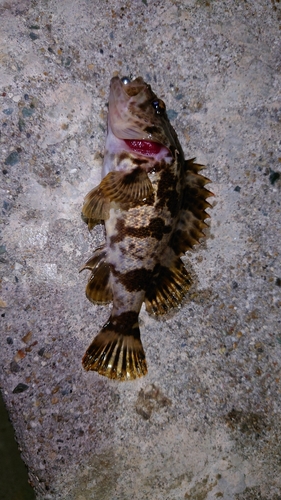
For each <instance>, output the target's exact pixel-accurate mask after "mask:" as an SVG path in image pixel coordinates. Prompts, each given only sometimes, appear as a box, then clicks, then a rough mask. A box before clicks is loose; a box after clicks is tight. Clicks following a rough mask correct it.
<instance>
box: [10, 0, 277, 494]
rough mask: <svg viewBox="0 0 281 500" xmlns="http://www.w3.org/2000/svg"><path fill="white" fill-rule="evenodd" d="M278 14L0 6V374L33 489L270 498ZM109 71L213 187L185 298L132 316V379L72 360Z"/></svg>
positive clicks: (78, 349)
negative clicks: (138, 96) (167, 126)
mask: <svg viewBox="0 0 281 500" xmlns="http://www.w3.org/2000/svg"><path fill="white" fill-rule="evenodd" d="M280 7H281V4H280V3H279V2H278V1H277V0H272V1H267V2H266V1H262V0H249V1H242V0H241V1H236V2H234V1H233V2H231V1H228V2H223V1H204V0H184V1H179V0H173V1H165V0H163V1H161V2H160V1H159V2H157V1H151V0H147V1H146V0H142V1H141V0H133V1H132V2H117V1H115V0H110V1H100V2H94V1H87V0H59V1H54V0H49V1H45V0H42V1H34V2H29V1H28V0H21V2H18V1H12V0H11V1H1V2H0V16H1V30H0V37H1V38H0V45H1V46H0V54H1V65H2V69H1V74H0V81H1V96H0V103H1V108H0V109H1V112H0V113H1V114H0V116H1V134H2V135H1V138H0V141H1V175H2V180H1V206H2V216H1V221H2V242H1V255H0V257H1V269H2V271H1V272H2V290H1V307H2V309H1V313H2V317H1V323H2V325H3V326H2V330H1V331H2V335H1V338H2V341H1V352H0V357H1V367H2V368H1V385H2V390H3V396H4V399H5V402H6V405H7V407H8V410H9V412H10V416H11V419H12V422H13V424H14V427H15V430H16V434H17V438H18V441H19V444H20V448H21V450H22V456H23V459H24V460H25V462H26V464H27V465H28V467H29V474H30V479H31V482H32V484H33V486H34V488H35V490H36V493H37V498H38V499H40V500H41V499H44V500H49V499H50V500H51V499H52V500H57V499H67V500H88V499H95V500H117V499H118V500H131V499H132V498H134V499H136V500H144V499H153V500H160V499H161V500H162V499H165V500H178V499H192V500H203V499H207V500H210V499H217V498H224V499H228V500H234V499H237V500H242V499H243V500H250V499H262V500H271V499H274V500H277V499H278V498H280V495H281V466H280V464H281V452H280V449H281V448H280V445H281V442H280V441H281V431H280V411H281V401H280V383H281V376H280V355H281V326H280V305H281V294H280V292H281V288H280V285H281V269H280V239H281V233H280V219H281V213H280V200H281V198H280V187H281V176H280V172H281V164H280V162H281V140H280V139H281V101H280V83H281V77H280V69H281V60H280V54H281V51H280V48H281V47H280V33H281V32H280V19H281V8H280ZM115 74H119V75H128V74H132V75H134V76H138V75H140V76H143V77H144V78H145V79H146V80H147V81H149V82H150V83H151V84H152V86H153V89H154V90H155V91H156V92H157V94H158V95H159V96H161V97H162V98H164V100H165V102H166V104H167V108H168V110H169V113H170V116H171V117H172V123H173V125H174V127H175V128H176V130H177V132H178V134H179V138H180V140H181V143H182V146H183V149H184V151H185V152H186V156H187V157H193V156H196V157H197V159H198V161H199V162H201V163H204V164H206V165H207V170H206V175H207V176H208V177H210V178H211V179H212V181H213V183H212V187H211V189H212V191H213V192H214V193H215V195H216V196H215V198H214V208H213V209H212V211H211V215H212V220H211V226H210V230H209V232H208V238H207V240H206V241H205V242H204V243H202V244H201V245H200V246H198V248H196V249H195V251H194V252H192V253H191V252H190V253H188V254H187V255H186V257H185V259H184V260H185V261H186V263H187V265H188V267H189V268H190V269H191V272H192V274H193V276H194V285H193V287H192V289H191V291H190V294H189V296H188V297H187V298H186V300H185V302H184V304H183V306H182V307H181V308H180V310H178V311H175V312H174V313H173V314H170V315H169V316H167V317H165V318H163V319H162V320H156V319H154V318H151V317H149V316H148V315H147V313H146V312H145V311H144V310H143V311H142V312H141V330H142V340H143V344H144V347H145V350H146V353H147V361H148V368H149V373H148V375H147V377H145V378H143V379H140V380H138V381H135V382H130V383H114V382H112V381H109V380H107V379H105V378H102V377H100V376H99V375H97V374H96V373H86V372H84V371H83V369H82V366H81V358H82V355H83V353H84V350H85V348H86V347H87V346H88V344H89V342H90V341H91V339H92V338H93V336H94V335H95V334H96V333H97V332H98V331H99V328H100V327H101V326H102V325H103V323H104V322H105V321H106V320H107V317H108V314H109V310H110V307H109V306H104V307H98V306H93V305H91V304H90V303H89V302H88V301H87V300H86V298H85V295H84V288H85V284H86V280H87V273H83V274H81V275H79V274H78V269H79V267H80V266H81V265H82V264H83V263H84V262H85V260H86V259H87V258H89V257H90V255H91V251H92V248H94V247H95V246H96V245H97V244H98V242H99V241H100V240H101V239H102V237H103V235H102V230H101V228H97V229H96V230H95V231H94V232H93V234H91V235H90V234H89V233H88V232H87V227H86V225H85V224H84V223H83V222H82V221H81V219H80V210H81V205H82V201H83V197H84V195H85V194H86V193H87V192H88V191H89V190H90V189H91V188H92V187H94V186H95V185H96V184H97V183H98V182H99V180H100V168H101V164H102V155H103V147H104V141H105V130H106V113H107V107H106V102H107V96H108V87H109V81H110V78H111V77H112V76H113V75H115ZM19 384H24V385H19ZM23 389H25V390H23ZM19 391H23V392H19Z"/></svg>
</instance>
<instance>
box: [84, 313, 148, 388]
mask: <svg viewBox="0 0 281 500" xmlns="http://www.w3.org/2000/svg"><path fill="white" fill-rule="evenodd" d="M82 364H83V366H84V368H85V370H94V371H97V372H98V373H99V374H100V375H104V376H106V377H108V378H112V379H117V380H120V381H121V380H133V379H135V378H137V377H142V376H143V375H146V373H147V367H146V361H145V354H144V350H143V347H142V343H141V339H140V330H139V324H138V315H137V313H135V312H133V311H129V312H125V313H122V314H120V315H119V316H111V317H110V319H109V321H108V322H107V323H106V324H105V325H104V327H103V328H102V329H101V331H100V333H99V334H98V335H97V336H96V337H95V339H94V340H93V342H92V344H91V345H90V346H89V347H88V349H87V351H86V353H85V355H84V357H83V360H82Z"/></svg>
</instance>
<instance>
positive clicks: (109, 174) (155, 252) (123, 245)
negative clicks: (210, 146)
mask: <svg viewBox="0 0 281 500" xmlns="http://www.w3.org/2000/svg"><path fill="white" fill-rule="evenodd" d="M203 168H205V167H204V166H203V165H200V164H198V163H196V161H195V158H192V159H189V160H185V157H184V153H183V150H182V147H181V145H180V143H179V139H178V137H177V134H176V132H175V130H174V129H173V127H172V125H171V123H170V121H169V118H168V115H167V112H166V106H165V103H164V102H163V100H162V99H160V98H159V97H157V95H156V94H155V93H154V92H153V90H152V89H151V86H150V85H149V84H148V83H146V82H145V81H144V80H143V78H142V77H137V78H135V79H133V80H131V79H130V78H129V77H123V78H120V77H118V76H115V77H114V78H112V79H111V82H110V93H109V103H108V126H107V137H106V143H105V153H104V161H103V167H102V180H101V182H100V184H99V185H98V186H96V187H95V188H93V189H92V190H91V191H90V192H89V193H88V194H87V195H86V197H85V199H84V204H83V207H82V218H83V220H84V221H85V222H86V223H87V224H88V228H89V230H91V229H92V228H93V227H94V226H95V225H96V224H100V223H103V224H104V226H105V242H104V244H102V245H101V246H100V247H98V248H97V249H96V250H95V251H94V254H93V256H92V257H91V258H90V259H89V260H88V261H87V262H86V263H85V265H84V266H83V267H82V269H81V271H82V270H85V269H87V270H90V272H91V273H90V277H89V280H88V283H87V286H86V296H87V298H88V299H89V300H90V301H91V302H92V303H94V304H108V303H111V302H112V303H113V306H112V310H111V314H110V317H109V319H108V321H107V322H106V323H105V325H104V326H103V327H102V329H101V331H100V332H99V333H98V335H97V336H96V337H95V338H94V340H93V342H92V343H91V344H90V346H89V347H88V349H87V350H86V353H85V355H84V357H83V360H82V364H83V367H84V368H85V370H87V371H88V370H93V371H96V372H98V373H99V374H100V375H103V376H106V377H108V378H110V379H116V380H118V381H125V380H134V379H136V378H138V377H142V376H144V375H146V373H147V363H146V357H145V352H144V348H143V345H142V341H141V337H140V328H139V313H140V309H141V307H142V304H143V303H144V304H145V307H146V310H147V312H148V313H150V314H152V315H155V316H160V315H163V314H165V313H167V312H168V311H169V310H171V309H173V308H177V307H179V306H180V304H181V302H182V301H183V299H184V297H185V295H186V293H187V292H188V290H189V288H190V286H191V283H192V280H191V276H190V273H188V271H187V270H186V268H185V266H184V264H183V261H182V259H181V257H182V256H183V255H184V254H185V253H186V251H187V250H190V249H191V248H193V246H194V245H196V244H197V243H199V242H200V240H201V238H202V237H204V236H205V234H204V229H205V228H206V227H208V225H207V223H206V222H205V220H206V219H208V218H209V217H210V216H209V214H208V212H206V210H207V209H208V208H210V207H211V204H210V203H209V202H208V201H207V198H209V197H210V196H212V195H213V193H211V192H210V191H209V190H208V189H207V188H206V187H205V186H206V184H207V183H208V182H210V181H209V179H207V178H206V177H204V176H203V175H202V174H201V173H200V171H201V170H202V169H203Z"/></svg>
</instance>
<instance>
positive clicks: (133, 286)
mask: <svg viewBox="0 0 281 500" xmlns="http://www.w3.org/2000/svg"><path fill="white" fill-rule="evenodd" d="M111 270H112V274H114V275H115V276H116V277H117V278H118V280H119V281H120V283H121V284H122V285H123V286H124V287H125V288H126V289H127V290H128V292H136V291H140V290H147V287H148V286H149V283H150V280H151V276H152V271H151V270H149V269H145V268H144V267H141V268H139V269H132V271H128V272H127V273H120V272H119V271H116V269H115V268H114V266H112V268H111Z"/></svg>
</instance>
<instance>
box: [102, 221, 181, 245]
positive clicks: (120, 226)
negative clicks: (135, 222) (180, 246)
mask: <svg viewBox="0 0 281 500" xmlns="http://www.w3.org/2000/svg"><path fill="white" fill-rule="evenodd" d="M116 231H117V234H116V235H115V236H112V237H111V240H110V245H114V244H115V243H119V242H120V241H123V239H124V238H126V236H131V237H133V238H148V237H151V238H155V239H156V240H158V241H161V240H162V238H163V235H164V234H168V233H170V232H171V231H172V226H170V225H168V226H166V225H165V222H164V220H163V219H161V217H155V218H153V219H151V221H150V222H149V224H148V225H147V226H142V227H132V226H127V227H126V226H125V223H124V221H123V220H122V219H118V221H117V223H116Z"/></svg>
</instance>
